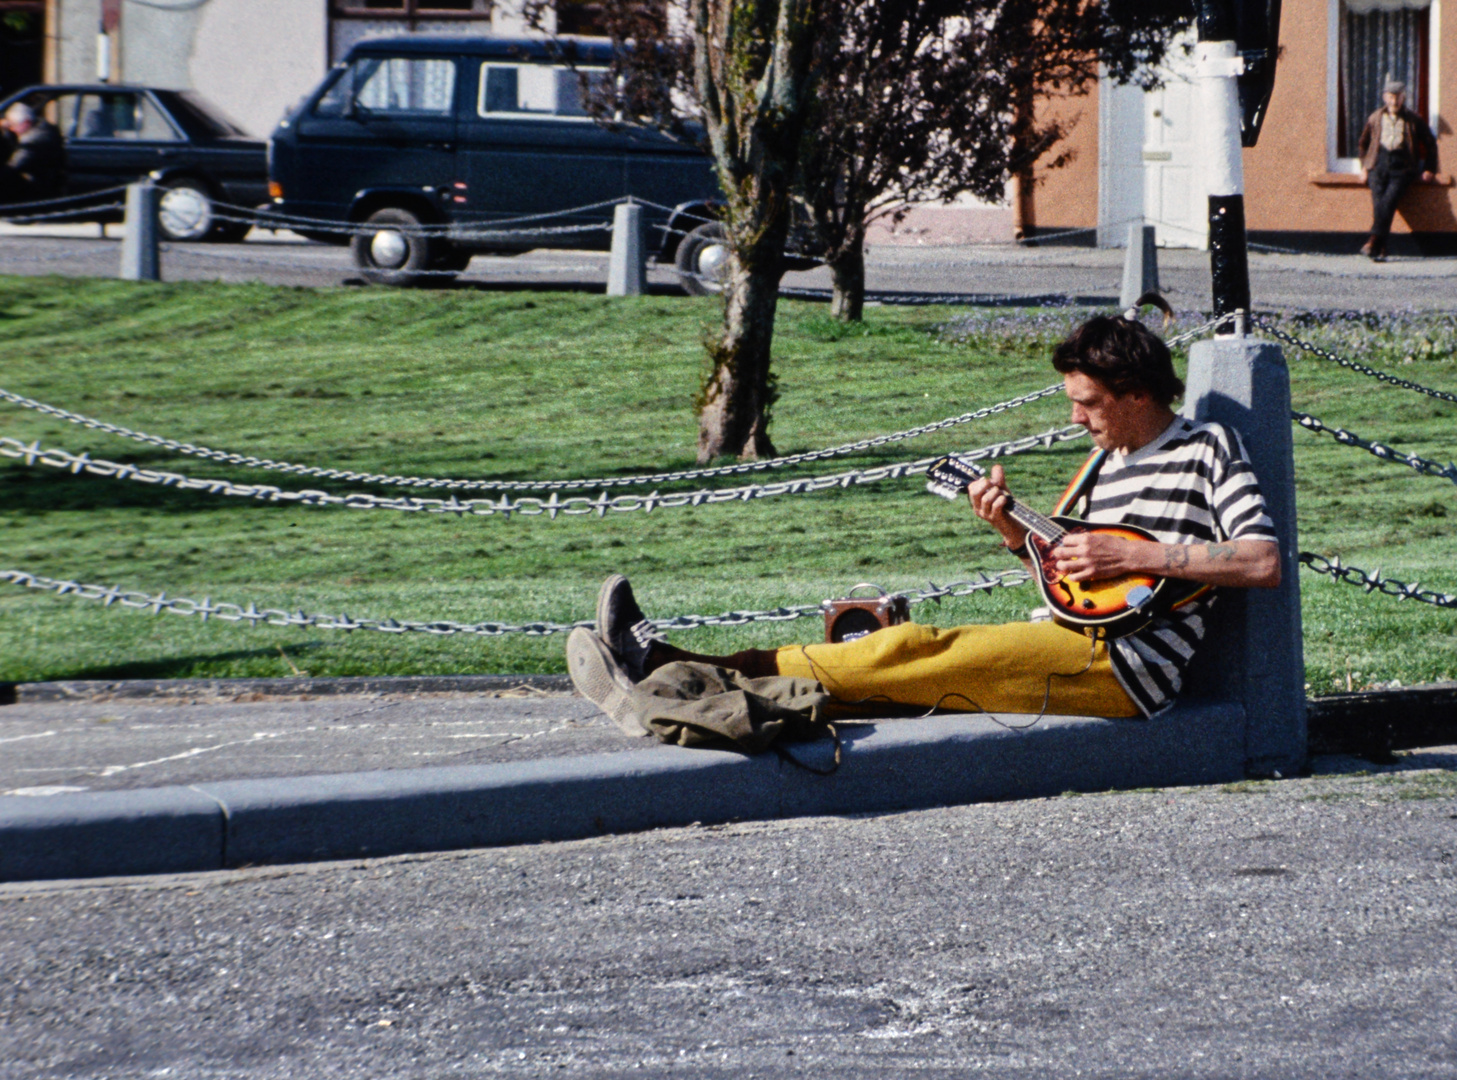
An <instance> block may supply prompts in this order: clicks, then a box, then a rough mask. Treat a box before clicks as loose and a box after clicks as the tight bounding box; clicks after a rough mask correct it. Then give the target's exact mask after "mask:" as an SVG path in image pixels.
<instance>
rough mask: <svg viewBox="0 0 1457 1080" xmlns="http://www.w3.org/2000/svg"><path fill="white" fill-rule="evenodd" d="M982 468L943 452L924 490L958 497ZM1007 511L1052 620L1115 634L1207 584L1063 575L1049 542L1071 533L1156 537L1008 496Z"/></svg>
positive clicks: (1135, 626)
mask: <svg viewBox="0 0 1457 1080" xmlns="http://www.w3.org/2000/svg"><path fill="white" fill-rule="evenodd" d="M985 475H986V470H985V469H983V468H982V467H981V466H980V465H978V464H977V463H976V462H974V461H971V460H970V459H968V458H964V457H958V456H957V455H955V454H951V455H948V456H947V457H944V458H941V459H939V460H938V461H935V462H932V463H931V466H930V467H929V468H928V469H927V470H926V490H928V491H930V492H932V493H934V494H936V495H940V496H942V497H943V498H947V499H958V498H960V497H961V496H962V494H963V493H964V492H965V491H966V489H967V487H968V486H969V485H970V484H971V482H972V481H973V480H980V479H981V478H982V477H983V476H985ZM1007 514H1008V516H1009V517H1011V519H1012V520H1013V521H1015V522H1017V524H1019V525H1021V526H1022V527H1023V528H1024V529H1026V530H1027V550H1028V555H1029V556H1030V559H1031V562H1032V568H1033V574H1032V580H1033V581H1035V582H1036V583H1037V591H1038V592H1039V593H1040V594H1041V595H1042V599H1043V601H1044V602H1045V603H1046V604H1047V606H1048V608H1049V609H1050V610H1051V611H1052V618H1053V621H1054V622H1056V623H1058V624H1059V625H1061V626H1065V627H1067V628H1068V629H1070V630H1081V631H1083V632H1085V633H1095V634H1098V635H1100V636H1102V637H1109V638H1116V637H1123V636H1125V635H1127V634H1132V633H1135V632H1137V631H1139V630H1142V629H1143V628H1144V627H1145V626H1147V625H1148V624H1149V623H1150V622H1152V621H1153V620H1154V619H1155V618H1156V617H1157V616H1159V615H1162V614H1165V613H1167V612H1169V611H1171V610H1173V609H1174V608H1177V607H1181V606H1183V605H1184V604H1187V603H1189V602H1190V601H1192V600H1194V599H1196V598H1197V597H1200V596H1203V595H1204V594H1205V593H1207V592H1208V591H1209V590H1210V588H1212V586H1209V585H1204V584H1201V583H1200V582H1197V581H1183V580H1180V579H1178V578H1163V577H1157V576H1155V575H1153V574H1124V575H1122V576H1120V577H1114V578H1103V579H1102V580H1099V581H1069V580H1068V579H1067V578H1066V577H1064V576H1063V575H1062V574H1060V573H1058V570H1057V560H1056V559H1054V558H1053V557H1052V550H1053V548H1055V547H1057V546H1058V544H1060V543H1061V542H1062V540H1063V538H1064V537H1066V536H1068V535H1070V534H1072V533H1103V534H1105V535H1108V536H1117V537H1120V538H1121V539H1124V540H1143V541H1148V542H1152V543H1156V542H1157V538H1156V537H1154V536H1153V535H1152V534H1151V533H1149V532H1147V531H1145V530H1143V529H1140V528H1138V527H1137V526H1135V525H1094V524H1093V523H1092V522H1088V521H1080V520H1078V519H1077V518H1070V517H1048V516H1047V515H1046V514H1039V513H1038V512H1037V511H1036V510H1033V509H1031V508H1029V507H1026V506H1023V505H1022V504H1021V503H1019V502H1017V501H1016V500H1015V499H1010V498H1009V500H1008V503H1007Z"/></svg>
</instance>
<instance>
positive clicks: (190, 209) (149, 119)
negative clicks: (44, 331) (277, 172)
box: [0, 83, 268, 241]
mask: <svg viewBox="0 0 1457 1080" xmlns="http://www.w3.org/2000/svg"><path fill="white" fill-rule="evenodd" d="M17 101H23V102H25V103H26V104H27V105H29V106H30V107H31V108H33V109H34V110H35V111H36V112H37V113H38V114H40V115H42V116H44V117H45V118H46V119H47V120H49V121H50V122H51V123H53V124H55V125H56V127H58V128H59V129H60V131H61V135H62V136H63V138H64V139H65V142H66V180H65V185H64V188H63V189H62V190H61V191H58V192H56V193H55V195H56V197H58V198H59V197H63V196H81V197H84V196H86V195H87V194H89V193H91V192H94V191H101V190H103V189H106V188H114V187H117V186H118V185H121V184H129V183H132V182H133V181H136V180H139V179H141V178H142V177H144V176H150V177H151V178H152V179H153V180H155V181H156V182H157V183H158V184H160V185H161V186H162V187H163V188H165V189H166V190H165V191H163V193H162V199H161V212H160V225H161V231H162V235H163V236H165V237H166V238H167V239H169V240H221V241H236V240H241V239H242V238H243V236H244V234H246V233H247V231H248V229H249V227H250V225H249V223H248V222H247V221H246V220H245V221H224V220H221V219H220V217H219V214H220V213H222V211H221V210H220V209H219V208H218V207H217V206H216V205H215V204H217V203H226V204H229V205H231V206H235V207H250V208H251V207H256V206H258V205H259V204H260V203H263V202H265V201H266V200H267V198H268V148H267V145H266V144H265V143H264V142H262V141H261V140H259V139H253V138H249V137H248V135H247V134H246V133H245V132H244V131H243V130H242V129H241V128H239V127H238V126H237V125H236V124H234V123H233V122H232V121H231V120H229V119H228V118H227V117H226V116H224V115H222V114H221V113H220V112H219V111H218V110H217V109H216V108H215V107H213V106H212V105H210V104H208V103H207V102H206V101H205V100H203V99H202V98H201V97H199V96H198V95H197V94H195V93H193V92H191V91H188V90H156V89H151V88H148V87H142V86H113V85H109V84H106V83H98V84H95V85H89V86H76V85H56V86H32V87H30V88H28V89H25V90H22V91H20V92H19V93H17V94H13V95H12V96H10V97H8V98H6V99H5V100H4V101H3V102H0V113H3V112H4V110H5V109H6V108H8V107H9V106H10V105H11V104H12V103H14V102H17ZM108 201H110V200H108ZM227 213H228V216H241V217H247V216H248V215H247V214H246V213H245V214H241V215H240V214H237V212H236V211H228V212H227ZM77 217H78V218H79V219H81V220H101V219H108V218H109V219H110V220H118V218H117V216H116V215H115V214H114V213H112V214H110V215H107V214H101V215H94V216H93V215H86V214H84V213H78V214H77Z"/></svg>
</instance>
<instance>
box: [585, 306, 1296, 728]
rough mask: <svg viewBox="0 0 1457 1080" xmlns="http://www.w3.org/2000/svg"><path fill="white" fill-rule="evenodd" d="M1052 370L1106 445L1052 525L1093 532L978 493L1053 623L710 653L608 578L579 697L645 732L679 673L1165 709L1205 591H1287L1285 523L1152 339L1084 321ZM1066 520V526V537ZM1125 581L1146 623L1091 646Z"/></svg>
mask: <svg viewBox="0 0 1457 1080" xmlns="http://www.w3.org/2000/svg"><path fill="white" fill-rule="evenodd" d="M1052 364H1053V367H1055V368H1056V369H1057V370H1058V371H1059V372H1061V373H1062V375H1063V379H1064V384H1065V387H1066V390H1067V396H1068V398H1069V399H1070V400H1071V401H1072V421H1073V423H1075V424H1082V425H1083V426H1084V427H1086V428H1087V429H1088V433H1089V435H1091V436H1092V439H1093V442H1094V444H1095V445H1096V447H1097V450H1096V451H1095V452H1094V453H1093V455H1092V456H1091V457H1090V458H1089V459H1088V461H1087V462H1086V463H1085V464H1084V466H1083V467H1082V469H1081V470H1080V471H1079V473H1078V475H1077V476H1076V477H1075V478H1074V480H1073V483H1072V484H1071V485H1070V486H1069V489H1068V491H1067V493H1066V494H1065V495H1064V496H1063V499H1062V501H1061V503H1060V505H1059V507H1058V510H1057V513H1058V514H1059V515H1067V517H1072V518H1078V519H1081V522H1080V523H1079V522H1074V523H1072V527H1070V528H1063V527H1059V526H1058V525H1057V524H1055V523H1054V522H1053V520H1052V519H1048V518H1045V517H1042V515H1039V514H1035V513H1033V512H1030V511H1027V510H1025V509H1023V508H1021V507H1020V505H1019V504H1017V503H1016V500H1014V499H1013V497H1012V495H1011V493H1010V491H1009V489H1008V487H1007V483H1006V477H1005V474H1004V472H1003V470H1002V467H1001V466H999V465H998V466H994V467H993V468H992V469H991V471H990V473H989V474H987V475H985V476H983V477H982V478H980V479H977V480H975V481H974V482H972V483H970V484H969V486H968V487H967V489H966V490H967V495H968V498H969V499H970V502H971V506H972V509H973V510H974V511H975V512H976V514H977V516H978V517H980V518H981V519H982V520H983V521H986V522H987V523H988V524H990V525H991V526H992V527H993V528H995V529H996V530H997V532H998V533H1000V534H1001V537H1002V541H1003V543H1005V544H1006V546H1007V548H1008V550H1009V551H1010V552H1011V553H1012V554H1014V555H1016V556H1018V557H1019V558H1021V559H1022V560H1023V562H1024V563H1026V565H1027V566H1028V568H1029V569H1030V570H1031V571H1032V572H1033V575H1034V577H1035V578H1040V579H1041V580H1039V589H1040V590H1041V592H1042V594H1043V597H1044V599H1045V600H1047V601H1048V602H1049V605H1050V606H1051V607H1052V610H1053V612H1054V616H1055V617H1057V618H1058V619H1059V621H1044V622H1029V623H1008V624H1003V625H992V626H958V627H953V628H950V629H940V628H936V627H931V626H922V625H919V624H916V623H902V624H900V625H897V626H890V627H886V628H885V629H882V630H879V631H876V632H875V633H872V634H868V635H866V636H864V637H861V638H858V639H856V640H853V641H846V642H837V643H832V644H814V645H790V646H784V647H782V648H779V649H746V650H744V651H742V652H738V653H734V654H732V655H730V656H704V655H700V654H696V653H689V652H686V651H685V650H682V649H679V648H676V647H675V646H672V645H669V644H668V643H667V642H665V641H663V640H662V639H661V638H660V637H658V636H657V635H656V633H655V632H654V630H653V627H652V624H651V623H650V622H648V621H647V620H646V619H645V618H644V617H643V613H642V611H641V610H640V609H639V607H638V605H637V603H636V601H635V600H634V598H633V595H632V589H631V587H630V586H629V585H628V582H627V579H626V578H624V577H622V576H621V575H613V577H611V578H609V579H608V580H607V582H606V583H604V585H603V587H602V592H601V595H600V596H599V598H598V606H597V632H596V634H593V633H592V632H590V631H587V630H576V631H574V632H573V634H572V637H571V639H570V640H569V642H568V647H567V659H568V669H569V671H570V672H571V674H572V678H573V680H574V682H575V683H576V685H577V687H578V689H579V690H581V691H582V693H583V694H584V695H585V696H587V697H589V698H591V699H592V700H593V701H595V702H596V703H597V704H598V705H599V706H601V707H602V708H603V709H604V711H606V712H607V713H609V715H611V716H612V717H613V719H615V720H616V721H618V723H619V724H621V725H623V726H624V727H626V728H628V729H632V728H633V726H634V724H635V723H636V721H635V720H634V717H633V715H632V714H633V707H632V704H631V700H630V694H629V693H628V691H629V690H630V688H631V686H632V685H633V684H634V683H636V682H638V681H639V680H641V679H643V678H644V677H645V676H646V675H647V674H649V673H650V672H652V671H654V670H656V669H657V668H659V667H661V666H663V665H665V664H668V663H671V662H673V661H679V660H684V661H695V662H698V663H707V664H712V665H717V666H719V667H724V668H729V669H731V670H734V671H738V672H741V673H743V674H744V675H746V676H749V677H762V676H775V675H789V676H800V677H803V678H806V679H813V680H815V681H817V682H819V683H821V684H822V685H823V686H824V688H825V690H826V691H828V692H829V693H830V694H832V695H833V696H834V697H835V698H836V699H837V700H839V701H842V702H846V703H861V702H871V701H882V702H893V703H897V704H901V705H911V706H923V707H926V708H935V707H939V708H947V709H956V710H964V711H987V712H1020V713H1035V712H1043V711H1045V712H1051V713H1057V714H1064V715H1091V716H1107V717H1126V716H1138V715H1145V716H1148V715H1152V714H1153V713H1154V712H1155V711H1157V710H1158V709H1160V708H1162V707H1163V706H1165V705H1167V704H1168V703H1169V702H1170V701H1172V700H1173V699H1174V698H1175V697H1176V696H1177V695H1178V693H1179V691H1180V690H1181V689H1182V687H1183V682H1184V678H1185V675H1186V673H1187V670H1188V665H1189V662H1190V660H1191V658H1192V657H1193V655H1194V651H1195V649H1196V648H1197V647H1198V645H1199V642H1200V641H1201V640H1202V638H1203V636H1204V630H1205V619H1206V616H1207V614H1208V611H1209V608H1210V606H1211V605H1212V604H1213V603H1214V599H1215V594H1214V592H1213V591H1212V590H1211V589H1209V588H1207V587H1208V586H1220V587H1235V588H1251V587H1274V586H1276V585H1278V584H1279V583H1280V558H1279V548H1278V545H1277V542H1276V537H1275V531H1274V526H1273V525H1272V523H1271V521H1270V518H1269V516H1268V515H1267V514H1266V512H1265V503H1264V499H1263V498H1262V496H1261V495H1260V490H1259V485H1258V484H1257V482H1256V480H1255V475H1254V472H1253V471H1252V470H1251V468H1250V466H1249V463H1248V461H1247V460H1246V457H1245V452H1244V447H1243V446H1242V445H1241V443H1240V440H1239V436H1238V435H1236V434H1235V433H1234V432H1233V431H1231V430H1230V429H1229V428H1226V427H1224V426H1223V425H1221V424H1217V423H1194V422H1193V421H1191V420H1187V419H1185V418H1183V417H1181V416H1178V415H1177V414H1176V413H1175V412H1174V411H1173V408H1172V404H1173V402H1174V400H1175V399H1176V398H1177V397H1179V396H1180V395H1181V394H1182V393H1183V390H1184V386H1183V383H1182V382H1181V381H1180V380H1179V378H1178V376H1177V375H1176V374H1175V373H1174V367H1173V362H1172V360H1171V359H1170V356H1169V351H1168V348H1167V347H1166V346H1165V345H1164V343H1163V341H1161V340H1160V339H1159V338H1158V337H1157V336H1156V335H1154V334H1153V333H1152V332H1150V331H1149V330H1148V329H1146V328H1145V327H1144V326H1143V325H1141V324H1140V323H1137V322H1134V321H1131V320H1128V319H1123V318H1110V317H1106V316H1098V317H1095V318H1093V319H1090V320H1089V321H1088V322H1086V323H1084V324H1083V325H1082V326H1081V327H1079V328H1078V329H1077V330H1075V331H1074V332H1073V333H1072V335H1071V336H1069V337H1068V339H1067V340H1066V341H1064V342H1063V343H1062V344H1061V345H1059V346H1058V347H1057V349H1056V350H1055V351H1054V353H1053V357H1052ZM1067 517H1062V518H1058V519H1057V520H1058V521H1061V522H1062V523H1063V525H1064V526H1066V525H1068V522H1067ZM1019 519H1021V520H1019ZM1028 521H1031V522H1033V523H1034V525H1035V526H1036V528H1035V530H1034V532H1032V533H1029V529H1028V526H1027V522H1028ZM1041 523H1046V524H1045V525H1044V524H1041ZM1099 527H1103V528H1101V529H1100V528H1099ZM1109 527H1112V528H1109ZM1044 531H1045V532H1046V535H1045V536H1044V535H1043V533H1044ZM1029 543H1030V551H1029ZM1161 579H1168V580H1167V586H1168V588H1165V587H1164V585H1163V584H1162V583H1161ZM1124 582H1131V583H1134V584H1133V585H1132V587H1130V588H1128V589H1125V590H1123V595H1126V596H1127V597H1129V600H1128V605H1129V606H1131V607H1133V608H1134V611H1133V618H1134V621H1133V623H1132V624H1129V623H1127V622H1125V623H1124V625H1136V626H1137V627H1138V628H1137V629H1133V630H1132V631H1131V632H1126V633H1124V634H1123V636H1115V637H1110V636H1109V634H1110V633H1112V632H1113V631H1103V630H1094V631H1092V632H1086V630H1085V628H1086V627H1087V626H1088V625H1089V624H1088V623H1086V622H1084V621H1081V620H1080V618H1079V612H1080V610H1081V609H1082V608H1083V607H1086V608H1088V609H1090V610H1091V609H1093V608H1094V607H1095V605H1097V604H1102V603H1103V602H1104V600H1103V598H1104V595H1105V594H1107V595H1114V594H1118V593H1119V589H1118V588H1116V587H1115V586H1118V585H1120V584H1122V583H1124ZM1089 583H1107V586H1108V587H1107V588H1104V587H1101V586H1098V585H1091V586H1090V585H1089ZM1143 583H1150V584H1152V585H1154V586H1157V592H1158V593H1159V594H1161V595H1162V596H1164V597H1165V600H1164V601H1163V602H1162V603H1157V602H1156V601H1155V600H1154V599H1151V598H1150V597H1151V594H1152V593H1153V592H1154V591H1155V590H1152V589H1150V588H1147V587H1144V586H1143ZM1201 585H1202V586H1205V588H1199V587H1198V586H1201ZM1060 607H1061V614H1060V615H1059V608H1060Z"/></svg>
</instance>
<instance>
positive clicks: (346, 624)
mask: <svg viewBox="0 0 1457 1080" xmlns="http://www.w3.org/2000/svg"><path fill="white" fill-rule="evenodd" d="M1030 580H1031V576H1030V575H1029V574H1028V573H1027V572H1026V571H1025V570H1005V571H1002V572H1000V573H995V574H988V573H985V572H979V573H978V574H977V577H976V578H975V579H973V580H971V581H957V582H953V583H952V584H950V585H937V584H936V583H935V582H929V583H928V586H927V588H924V589H917V590H915V591H914V592H910V593H902V594H901V595H903V596H905V597H906V599H907V600H908V601H909V602H910V603H912V604H921V603H925V602H926V601H928V600H934V601H936V602H937V603H938V604H939V603H940V602H941V601H942V600H943V599H945V598H946V597H951V596H969V595H971V594H972V593H978V592H986V591H988V590H991V589H1008V588H1015V587H1016V586H1018V585H1023V584H1026V583H1027V582H1028V581H1030ZM0 581H4V582H8V583H10V584H12V585H19V586H21V587H23V588H27V589H38V590H43V591H46V592H54V593H55V594H56V595H57V596H71V597H74V598H76V599H78V600H97V601H100V602H101V605H102V606H103V607H111V605H112V604H119V605H121V606H122V607H125V608H135V609H137V610H150V611H151V613H152V614H153V615H160V614H161V613H162V612H164V611H166V612H168V613H169V614H172V615H200V616H201V617H202V621H203V622H207V620H208V619H210V618H211V619H221V620H222V621H224V622H231V623H247V624H248V625H249V626H257V625H258V624H259V623H263V624H264V625H265V626H299V627H309V628H312V629H316V630H345V631H350V630H377V631H379V632H381V633H385V634H409V633H416V634H435V635H439V636H442V637H448V636H451V635H454V634H475V635H477V636H480V637H500V636H503V635H505V634H524V635H526V636H527V637H545V636H546V635H548V634H564V633H567V632H569V631H571V630H575V629H576V628H577V627H585V628H587V629H588V630H592V629H595V628H596V625H597V624H596V623H595V622H593V621H591V620H582V621H579V622H571V623H558V622H547V621H539V622H527V623H519V624H518V623H503V622H478V623H461V622H453V621H451V620H448V619H436V620H433V621H430V622H418V621H411V620H404V621H400V620H397V619H354V618H351V617H350V616H349V615H347V614H344V615H310V614H307V613H305V612H303V611H285V610H283V609H282V608H259V607H257V606H256V605H254V604H252V603H249V604H248V606H247V607H240V606H239V605H237V604H226V603H224V604H214V603H213V602H212V599H211V598H210V597H203V598H202V599H201V600H191V599H188V598H186V597H171V596H168V595H167V593H166V591H165V590H163V591H162V592H159V593H158V594H157V595H155V596H152V595H150V594H148V593H145V592H136V591H125V590H122V589H118V588H117V587H116V586H114V585H86V584H82V583H80V582H76V581H64V580H59V579H56V578H49V577H42V576H40V575H37V574H28V573H26V572H25V571H23V570H4V571H0ZM823 611H824V607H823V605H821V604H794V605H789V606H784V607H777V608H769V609H766V610H763V611H725V612H722V613H720V614H718V615H675V616H673V617H672V618H667V619H653V620H651V621H652V623H653V626H654V627H655V628H657V629H658V630H696V629H698V628H700V627H704V626H745V625H747V624H749V623H756V622H789V621H792V620H794V619H802V618H805V617H807V616H812V615H819V614H822V613H823Z"/></svg>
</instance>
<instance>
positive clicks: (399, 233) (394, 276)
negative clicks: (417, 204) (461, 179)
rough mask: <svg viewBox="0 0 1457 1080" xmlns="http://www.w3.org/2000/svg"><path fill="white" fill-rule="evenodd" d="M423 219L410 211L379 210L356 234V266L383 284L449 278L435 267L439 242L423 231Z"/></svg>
mask: <svg viewBox="0 0 1457 1080" xmlns="http://www.w3.org/2000/svg"><path fill="white" fill-rule="evenodd" d="M420 226H421V221H420V219H419V218H417V217H416V216H415V215H414V214H412V213H410V212H409V211H408V210H397V209H395V208H394V207H389V208H387V209H384V210H376V211H375V212H374V213H373V214H371V215H369V219H368V220H367V221H365V222H364V228H362V229H361V230H360V231H359V232H358V233H356V234H355V236H354V239H353V241H352V242H351V243H350V245H349V246H350V248H351V250H353V252H354V265H355V266H357V267H359V269H360V270H362V271H363V272H364V277H365V279H366V280H369V281H373V282H376V283H378V284H381V285H423V284H428V283H435V282H444V281H448V280H450V278H449V276H448V272H447V273H441V272H439V271H437V272H435V273H430V271H432V270H435V269H436V267H435V259H436V251H435V249H436V248H437V247H438V246H439V244H438V243H437V242H435V241H433V240H432V239H431V238H430V237H428V236H423V235H421V233H420Z"/></svg>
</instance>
